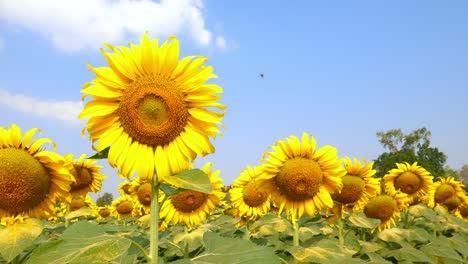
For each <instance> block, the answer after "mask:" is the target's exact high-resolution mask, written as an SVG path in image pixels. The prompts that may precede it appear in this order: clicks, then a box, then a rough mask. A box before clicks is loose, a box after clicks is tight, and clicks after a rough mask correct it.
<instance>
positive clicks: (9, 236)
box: [0, 218, 43, 262]
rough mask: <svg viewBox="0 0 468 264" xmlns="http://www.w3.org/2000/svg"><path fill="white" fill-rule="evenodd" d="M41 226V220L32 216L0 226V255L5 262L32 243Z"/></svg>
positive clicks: (39, 232)
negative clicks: (19, 221) (7, 225)
mask: <svg viewBox="0 0 468 264" xmlns="http://www.w3.org/2000/svg"><path fill="white" fill-rule="evenodd" d="M42 228H43V227H42V224H41V222H40V221H39V220H37V219H33V218H28V219H26V220H25V221H24V222H23V223H16V224H15V225H13V226H9V227H4V228H1V229H0V256H1V257H3V258H4V259H5V260H6V261H7V262H10V261H12V260H13V259H14V258H15V257H17V256H18V255H19V254H20V253H21V252H22V251H23V250H24V249H26V248H27V247H29V246H31V245H33V241H34V240H35V239H36V238H37V237H38V236H39V235H40V234H41V232H42Z"/></svg>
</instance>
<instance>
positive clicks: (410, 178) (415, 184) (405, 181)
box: [395, 171, 423, 194]
mask: <svg viewBox="0 0 468 264" xmlns="http://www.w3.org/2000/svg"><path fill="white" fill-rule="evenodd" d="M422 183H423V182H422V180H421V178H420V177H419V176H418V175H416V174H415V173H413V172H411V171H406V172H404V173H403V174H401V175H400V176H398V177H397V178H396V179H395V189H397V190H401V191H402V192H404V193H407V194H413V193H415V192H417V191H419V189H420V188H421V187H422Z"/></svg>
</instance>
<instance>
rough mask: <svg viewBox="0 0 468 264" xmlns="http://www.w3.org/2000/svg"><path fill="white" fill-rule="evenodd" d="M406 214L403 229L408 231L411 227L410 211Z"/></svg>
mask: <svg viewBox="0 0 468 264" xmlns="http://www.w3.org/2000/svg"><path fill="white" fill-rule="evenodd" d="M404 214H405V222H404V226H403V227H404V228H405V229H408V226H409V210H405V212H404Z"/></svg>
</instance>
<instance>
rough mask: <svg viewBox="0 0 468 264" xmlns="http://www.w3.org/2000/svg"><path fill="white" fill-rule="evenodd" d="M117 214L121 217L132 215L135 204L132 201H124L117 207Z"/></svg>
mask: <svg viewBox="0 0 468 264" xmlns="http://www.w3.org/2000/svg"><path fill="white" fill-rule="evenodd" d="M116 210H117V213H119V214H121V215H127V214H130V213H131V212H132V211H133V203H132V202H130V201H123V202H121V203H119V204H118V205H117V206H116Z"/></svg>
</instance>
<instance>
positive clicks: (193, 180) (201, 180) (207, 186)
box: [164, 169, 213, 194]
mask: <svg viewBox="0 0 468 264" xmlns="http://www.w3.org/2000/svg"><path fill="white" fill-rule="evenodd" d="M164 180H165V182H167V183H168V184H171V185H174V186H176V187H178V188H182V189H187V190H194V191H197V192H202V193H207V194H211V193H212V192H213V186H212V185H211V182H210V179H209V178H208V175H207V174H206V173H205V172H204V171H202V170H200V169H192V170H186V171H183V172H180V173H178V174H176V175H173V176H169V177H166V178H165V179H164Z"/></svg>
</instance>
